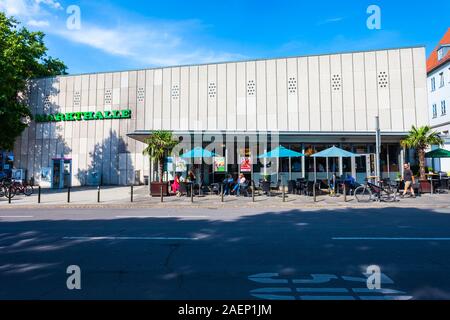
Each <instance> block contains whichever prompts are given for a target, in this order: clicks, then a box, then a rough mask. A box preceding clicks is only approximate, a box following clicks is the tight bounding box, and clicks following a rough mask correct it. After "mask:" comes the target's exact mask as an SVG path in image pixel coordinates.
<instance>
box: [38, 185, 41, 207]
mask: <svg viewBox="0 0 450 320" xmlns="http://www.w3.org/2000/svg"><path fill="white" fill-rule="evenodd" d="M38 203H41V186H38Z"/></svg>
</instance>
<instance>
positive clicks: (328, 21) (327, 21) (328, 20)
mask: <svg viewBox="0 0 450 320" xmlns="http://www.w3.org/2000/svg"><path fill="white" fill-rule="evenodd" d="M344 19H345V18H344V17H336V18H329V19H325V20H322V21H319V22H317V25H318V26H322V25H325V24H330V23H336V22H341V21H343V20H344Z"/></svg>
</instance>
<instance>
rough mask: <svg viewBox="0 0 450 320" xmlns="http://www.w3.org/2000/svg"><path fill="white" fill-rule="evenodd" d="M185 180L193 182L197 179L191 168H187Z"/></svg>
mask: <svg viewBox="0 0 450 320" xmlns="http://www.w3.org/2000/svg"><path fill="white" fill-rule="evenodd" d="M186 179H187V181H189V182H192V183H194V182H195V180H197V177H196V176H195V174H194V172H193V171H192V170H189V172H188V175H187V178H186Z"/></svg>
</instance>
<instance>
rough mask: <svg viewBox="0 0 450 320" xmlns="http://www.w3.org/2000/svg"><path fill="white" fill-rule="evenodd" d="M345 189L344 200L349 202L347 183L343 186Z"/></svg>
mask: <svg viewBox="0 0 450 320" xmlns="http://www.w3.org/2000/svg"><path fill="white" fill-rule="evenodd" d="M343 190H344V202H347V185H346V184H345V183H344V186H343Z"/></svg>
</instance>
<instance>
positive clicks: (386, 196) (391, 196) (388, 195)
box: [381, 191, 397, 202]
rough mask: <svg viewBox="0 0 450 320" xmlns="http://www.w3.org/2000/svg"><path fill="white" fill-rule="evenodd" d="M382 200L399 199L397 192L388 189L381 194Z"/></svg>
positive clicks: (393, 200) (392, 200) (391, 200)
mask: <svg viewBox="0 0 450 320" xmlns="http://www.w3.org/2000/svg"><path fill="white" fill-rule="evenodd" d="M381 201H386V202H395V201H397V193H396V192H386V191H384V192H383V193H382V194H381Z"/></svg>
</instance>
